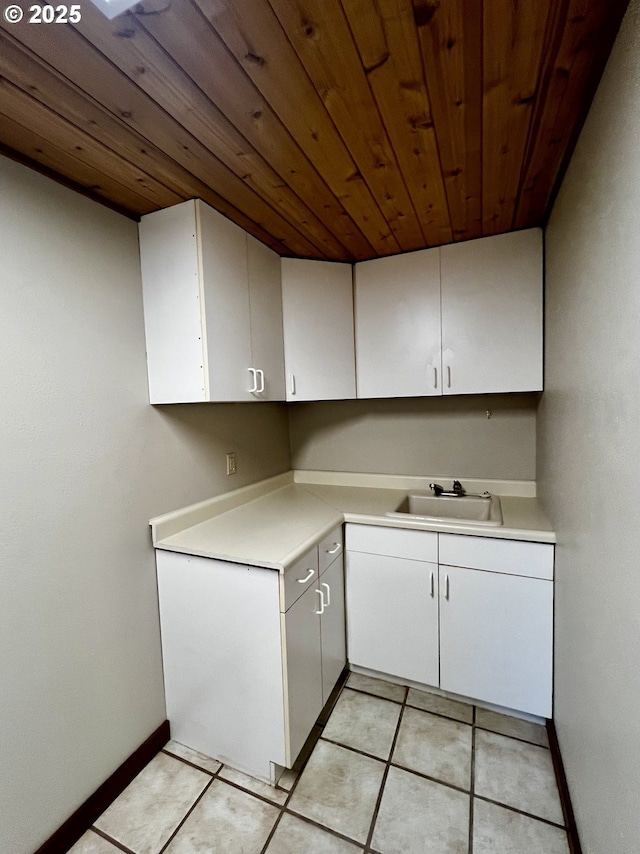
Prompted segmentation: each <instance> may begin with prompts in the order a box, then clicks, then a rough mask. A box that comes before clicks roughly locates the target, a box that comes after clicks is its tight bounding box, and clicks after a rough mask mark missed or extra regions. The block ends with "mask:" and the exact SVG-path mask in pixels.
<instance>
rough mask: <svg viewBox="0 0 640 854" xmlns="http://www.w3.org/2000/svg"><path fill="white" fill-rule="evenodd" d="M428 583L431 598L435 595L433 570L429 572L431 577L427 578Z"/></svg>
mask: <svg viewBox="0 0 640 854" xmlns="http://www.w3.org/2000/svg"><path fill="white" fill-rule="evenodd" d="M429 584H430V586H431V598H432V599H433V597H434V596H435V595H436V585H435V579H434V577H433V572H432V573H431V578H430V579H429Z"/></svg>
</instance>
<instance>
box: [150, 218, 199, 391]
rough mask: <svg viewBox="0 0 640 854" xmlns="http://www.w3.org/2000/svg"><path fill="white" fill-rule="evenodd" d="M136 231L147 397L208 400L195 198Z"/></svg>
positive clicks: (153, 219)
mask: <svg viewBox="0 0 640 854" xmlns="http://www.w3.org/2000/svg"><path fill="white" fill-rule="evenodd" d="M138 232H139V238H140V264H141V270H142V293H143V298H144V328H145V337H146V343H147V365H148V375H149V400H150V402H151V403H180V402H183V403H197V402H199V401H204V400H207V399H208V395H209V386H208V383H207V380H206V377H205V364H204V351H203V346H204V344H203V340H202V337H203V326H202V312H201V309H202V299H201V294H200V276H199V267H198V247H197V238H196V215H195V202H184V204H181V205H175V206H174V207H171V208H166V209H165V210H161V211H156V213H154V214H153V215H152V217H147V216H144V217H142V220H141V221H140V224H139V226H138Z"/></svg>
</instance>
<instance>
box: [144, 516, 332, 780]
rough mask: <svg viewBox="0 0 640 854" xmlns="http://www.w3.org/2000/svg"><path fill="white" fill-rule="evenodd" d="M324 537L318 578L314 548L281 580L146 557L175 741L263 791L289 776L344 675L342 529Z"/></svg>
mask: <svg viewBox="0 0 640 854" xmlns="http://www.w3.org/2000/svg"><path fill="white" fill-rule="evenodd" d="M331 536H332V540H333V541H337V542H339V543H340V549H339V550H336V552H335V558H333V560H332V562H331V563H330V564H329V565H327V562H326V559H325V560H323V562H322V567H323V569H324V571H323V572H322V574H321V576H320V578H318V567H319V562H318V547H317V546H316V547H314V548H313V549H311V550H310V552H308V553H307V554H306V555H305V556H304V557H303V558H301V559H300V560H299V561H297V562H296V564H295V565H294V566H292V567H290V568H289V569H288V570H287V571H286V572H285V573H284V575H282V574H280V573H278V572H277V571H276V570H273V569H266V568H262V567H255V566H242V565H239V564H234V563H229V562H227V561H221V560H213V559H211V558H204V557H194V556H191V555H186V554H179V553H176V552H168V551H162V550H158V551H157V552H156V564H157V571H158V595H159V604H160V624H161V633H162V657H163V666H164V679H165V695H166V702H167V715H168V718H169V721H170V724H171V734H172V737H173V738H174V739H175V740H176V741H179V742H180V743H181V744H185V745H187V746H188V747H191V748H193V749H194V750H198V751H200V752H201V753H204V754H205V755H207V756H212V757H215V758H216V759H219V760H220V761H221V762H224V763H226V764H228V765H231V766H232V767H234V768H237V769H238V770H239V771H244V772H245V773H248V774H251V775H252V776H254V777H258V778H261V779H264V780H267V781H271V782H272V781H273V780H274V774H275V768H274V766H285V767H289V768H290V767H291V766H292V765H293V763H294V761H295V759H296V757H297V755H298V753H299V752H300V749H301V747H302V745H303V744H304V742H305V740H306V738H307V736H308V735H309V734H310V732H311V729H312V727H313V725H314V723H315V721H316V719H317V717H318V715H319V714H320V712H321V710H322V707H323V706H324V704H325V702H326V699H327V698H328V696H329V694H330V693H331V691H332V690H333V688H334V686H335V683H336V681H337V679H338V677H339V676H340V674H341V672H342V670H343V668H344V666H345V663H346V649H345V626H344V570H343V555H342V547H341V543H342V531H341V528H340V529H338V530H337V531H335V532H332V535H331ZM322 542H323V543H324V542H325V540H323V541H322ZM332 557H333V556H332Z"/></svg>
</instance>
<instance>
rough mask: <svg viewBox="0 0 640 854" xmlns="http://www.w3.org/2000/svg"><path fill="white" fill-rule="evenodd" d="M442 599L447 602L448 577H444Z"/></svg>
mask: <svg viewBox="0 0 640 854" xmlns="http://www.w3.org/2000/svg"><path fill="white" fill-rule="evenodd" d="M444 598H445V599H446V600H447V601H449V576H448V575H445V577H444Z"/></svg>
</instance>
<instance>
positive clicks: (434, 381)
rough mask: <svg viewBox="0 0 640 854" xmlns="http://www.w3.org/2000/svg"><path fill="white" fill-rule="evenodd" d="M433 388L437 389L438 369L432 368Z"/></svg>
mask: <svg viewBox="0 0 640 854" xmlns="http://www.w3.org/2000/svg"><path fill="white" fill-rule="evenodd" d="M433 387H434V388H438V369H437V368H436V366H435V365H434V366H433Z"/></svg>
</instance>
